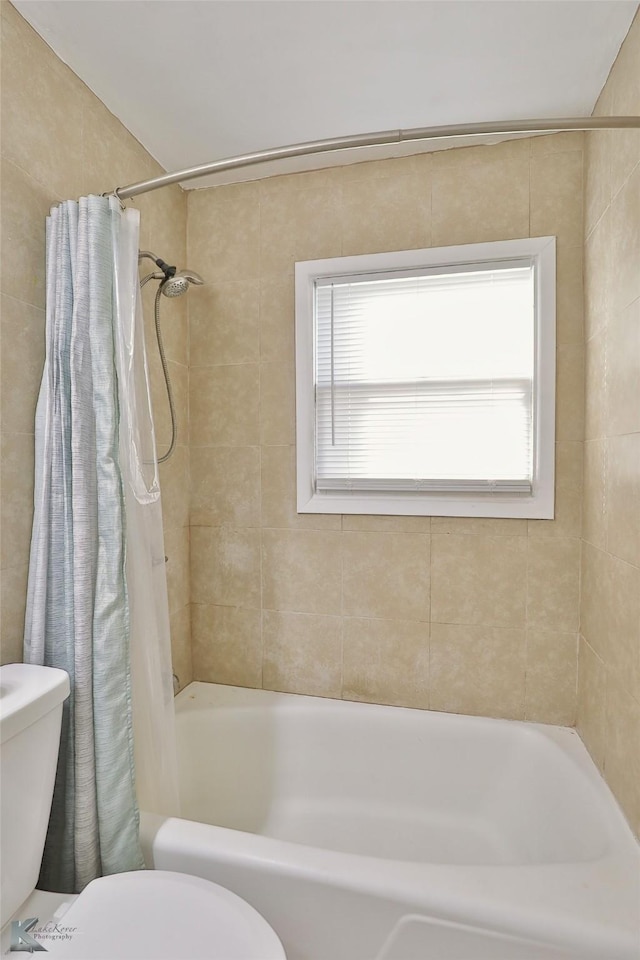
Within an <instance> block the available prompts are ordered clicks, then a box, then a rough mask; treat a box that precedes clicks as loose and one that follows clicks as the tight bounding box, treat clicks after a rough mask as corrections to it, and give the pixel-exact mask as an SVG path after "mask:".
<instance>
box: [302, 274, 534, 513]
mask: <svg viewBox="0 0 640 960" xmlns="http://www.w3.org/2000/svg"><path fill="white" fill-rule="evenodd" d="M534 296H535V278H534V266H533V263H532V261H531V260H518V261H505V262H503V263H499V262H498V263H496V262H493V263H488V264H478V263H476V264H470V265H469V266H465V265H458V266H455V267H451V268H447V269H442V268H431V269H429V270H412V271H405V272H403V273H397V272H387V273H376V274H368V275H367V274H365V275H361V276H355V275H354V276H350V277H345V276H337V277H333V278H332V277H323V278H318V279H316V281H315V287H314V325H315V330H314V334H315V335H314V346H315V356H314V367H315V384H314V386H315V487H316V490H317V491H318V492H322V491H338V490H339V491H343V492H347V493H348V492H349V491H353V492H354V493H355V492H356V491H378V492H381V493H384V492H385V491H390V492H393V491H446V492H452V493H464V492H478V493H483V494H491V493H492V492H493V493H496V494H499V495H503V494H505V493H509V494H518V493H521V494H527V495H528V494H529V493H530V492H531V488H532V479H533V436H534V429H533V426H534V425H533V415H534V409H535V405H534V397H533V382H534V336H535V309H534V308H535V302H534Z"/></svg>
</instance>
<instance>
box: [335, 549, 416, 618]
mask: <svg viewBox="0 0 640 960" xmlns="http://www.w3.org/2000/svg"><path fill="white" fill-rule="evenodd" d="M343 543H344V574H343V593H344V607H343V610H344V614H345V616H347V617H377V618H380V619H387V620H428V619H429V537H427V536H423V535H421V534H411V533H398V534H396V533H356V532H349V533H344V534H343Z"/></svg>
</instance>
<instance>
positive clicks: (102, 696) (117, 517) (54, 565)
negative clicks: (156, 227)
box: [24, 196, 175, 892]
mask: <svg viewBox="0 0 640 960" xmlns="http://www.w3.org/2000/svg"><path fill="white" fill-rule="evenodd" d="M138 230H139V220H138V213H137V211H133V210H130V211H126V212H125V213H122V212H121V210H120V207H119V204H118V202H117V201H116V200H115V199H114V198H109V199H105V198H103V197H94V196H91V197H82V198H81V199H80V200H79V201H77V202H76V201H65V202H64V203H62V204H60V206H58V207H55V208H53V209H52V211H51V215H50V217H49V218H48V219H47V309H46V355H45V367H44V372H43V378H42V384H41V388H40V395H39V398H38V406H37V411H36V428H35V429H36V476H35V497H34V521H33V535H32V543H31V562H30V568H29V587H28V597H27V614H26V621H25V651H24V652H25V660H26V661H27V662H31V663H41V664H46V665H49V666H55V667H61V668H62V669H64V670H66V671H67V672H68V673H69V676H70V679H71V695H70V697H69V699H68V701H67V702H66V704H65V708H64V714H63V729H62V737H61V747H60V759H59V763H58V771H57V776H56V786H55V792H54V799H53V806H52V812H51V819H50V823H49V830H48V835H47V843H46V847H45V854H44V859H43V865H42V872H41V877H40V885H41V886H43V887H44V889H48V890H58V891H62V892H78V891H80V890H82V889H83V888H84V887H85V886H86V884H87V883H89V882H90V881H91V880H93V879H94V878H96V877H99V876H101V875H105V874H110V873H117V872H120V871H124V870H131V869H136V868H139V867H142V866H143V865H144V863H143V859H142V854H141V850H140V845H139V839H138V823H139V814H138V804H137V799H136V776H135V767H134V736H133V730H134V721H135V717H136V716H137V715H139V714H140V713H141V712H142V710H145V711H147V710H153V709H154V703H152V702H145V703H144V705H142V704H140V705H139V708H138V707H137V706H136V703H139V701H141V699H142V697H143V696H145V697H146V696H148V695H150V693H151V691H154V692H155V694H156V696H157V704H158V705H159V706H160V708H161V712H162V713H165V712H166V709H167V704H168V703H170V706H171V709H172V708H173V701H172V699H171V695H170V692H169V696H168V699H167V697H166V695H163V694H162V692H161V691H162V689H163V686H164V685H166V682H167V680H168V681H169V683H170V670H169V677H166V670H164V669H163V668H162V664H163V662H164V660H165V659H166V658H167V657H168V651H167V653H166V655H165V654H164V653H162V652H161V651H160V650H159V648H158V637H157V629H156V626H157V619H158V614H159V612H161V611H162V607H163V601H164V611H163V612H164V615H165V616H166V617H167V627H166V631H165V634H166V636H165V637H164V638H161V639H163V640H164V641H165V642H166V641H167V639H168V616H167V613H166V585H164V593H162V590H160V593H161V597H160V599H159V600H157V599H156V598H155V597H149V596H147V595H146V594H145V591H144V590H140V589H139V584H140V582H142V583H143V584H144V583H145V582H146V580H148V581H149V582H154V581H157V580H158V578H157V576H155V574H153V573H149V574H148V576H145V574H144V573H139V572H137V571H136V573H135V574H134V573H133V571H132V562H133V560H134V559H135V560H137V559H139V558H140V557H142V558H143V562H144V559H145V557H146V558H147V560H148V562H151V561H150V560H149V558H150V557H151V556H152V554H153V556H155V555H156V553H157V543H155V544H154V546H153V547H146V548H145V547H140V548H138V546H137V545H134V544H133V539H134V537H136V538H137V537H138V536H139V535H140V534H139V527H140V525H139V524H137V523H136V519H135V511H131V513H132V516H129V515H128V514H127V510H128V509H130V507H129V504H130V501H131V500H132V499H133V500H134V501H135V503H136V504H138V503H139V499H141V500H142V501H143V504H142V506H143V508H144V509H146V508H147V507H151V508H152V509H154V510H155V511H156V515H158V514H159V510H160V502H159V489H158V485H157V478H156V472H155V471H156V468H155V457H154V455H153V452H154V441H153V432H152V424H151V416H150V404H149V399H148V385H147V377H146V361H145V358H144V349H143V343H142V331H141V329H139V325H140V323H141V316H140V314H139V312H138V311H137V310H136V305H137V294H138V279H137V248H138ZM141 345H142V353H141V354H140V352H139V350H140V346H141ZM133 346H137V347H138V353H137V355H136V356H135V359H134V354H133V353H132V352H131V348H132V347H133ZM140 370H142V371H143V379H142V381H140V379H138V378H137V377H136V373H138V374H139V372H140ZM145 394H146V400H145ZM150 429H151V432H150V433H149V432H148V431H149V430H150ZM145 430H146V431H147V434H146V436H147V439H146V440H145V441H144V442H143V441H142V439H141V437H142V436H144V435H145ZM143 447H144V448H145V450H146V452H147V453H148V456H144V455H143V456H142V458H141V457H140V454H141V451H142V449H143ZM136 456H137V457H138V459H137V460H136V461H135V463H134V459H135V457H136ZM130 467H131V468H132V469H130ZM153 532H154V536H155V539H156V541H157V538H158V536H159V538H160V541H162V526H161V524H160V525H159V532H158V529H157V528H156V529H154V531H153ZM161 553H162V559H163V560H164V550H163V549H162V548H161ZM162 571H163V577H164V563H163V564H162ZM140 594H141V596H140ZM145 601H146V603H147V604H148V606H149V607H151V608H152V611H153V613H154V617H153V618H152V619H153V623H152V624H151V626H149V628H148V629H146V628H145V630H142V629H141V627H140V623H141V621H142V620H143V619H144V603H145ZM141 640H142V641H143V642H144V643H145V644H146V643H148V644H149V645H150V647H152V648H153V652H150V653H148V654H145V655H142V654H141V653H140V651H138V650H137V648H138V646H139V645H140V641H141ZM134 651H136V652H135V653H134ZM132 659H133V660H135V662H136V670H135V673H136V676H135V677H134V682H133V689H132V679H131V660H132ZM140 664H147V666H148V669H149V676H148V677H140V676H139V673H140V672H141V669H142V668H141V667H140V666H139V665H140ZM170 689H171V688H170V686H169V691H170ZM141 691H142V692H141ZM162 735H163V734H162V733H161V734H160V736H162ZM136 736H137V732H136ZM169 748H171V744H169ZM145 751H146V745H145V744H144V743H142V742H141V743H140V745H138V744H136V750H135V752H136V754H139V753H141V752H142V753H144V752H145ZM173 763H175V760H173ZM166 766H167V764H164V767H166ZM141 786H142V785H141ZM145 790H147V792H148V788H147V787H146V786H145ZM171 812H173V811H171Z"/></svg>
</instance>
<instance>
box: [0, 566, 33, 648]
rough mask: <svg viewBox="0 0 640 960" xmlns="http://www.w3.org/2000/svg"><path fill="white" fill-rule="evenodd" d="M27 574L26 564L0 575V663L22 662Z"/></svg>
mask: <svg viewBox="0 0 640 960" xmlns="http://www.w3.org/2000/svg"><path fill="white" fill-rule="evenodd" d="M28 573H29V565H28V564H26V563H23V564H20V566H17V567H6V568H5V569H3V570H2V571H1V573H0V612H1V619H2V626H1V629H0V637H1V639H2V642H1V644H0V663H19V662H20V661H21V660H22V642H23V638H24V612H25V606H26V600H27V577H28Z"/></svg>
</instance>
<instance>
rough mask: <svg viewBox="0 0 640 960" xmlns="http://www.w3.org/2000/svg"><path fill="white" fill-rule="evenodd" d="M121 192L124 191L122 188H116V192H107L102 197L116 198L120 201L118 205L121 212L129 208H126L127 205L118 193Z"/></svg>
mask: <svg viewBox="0 0 640 960" xmlns="http://www.w3.org/2000/svg"><path fill="white" fill-rule="evenodd" d="M119 190H122V187H115V189H114V190H110V191H107V193H102V194H101V196H102V197H115V198H116V200H117V201H118V203H119V204H120V209H121V210H126V209H127V207H126V205H125V202H124V200H123V199H122V197H121V196H120V194H119V193H118V191H119Z"/></svg>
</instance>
